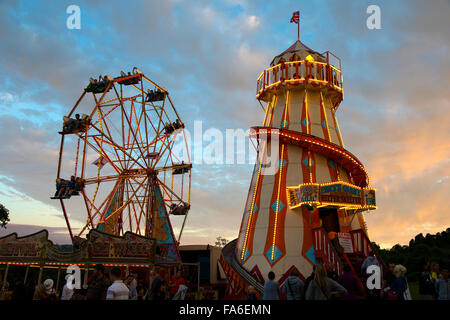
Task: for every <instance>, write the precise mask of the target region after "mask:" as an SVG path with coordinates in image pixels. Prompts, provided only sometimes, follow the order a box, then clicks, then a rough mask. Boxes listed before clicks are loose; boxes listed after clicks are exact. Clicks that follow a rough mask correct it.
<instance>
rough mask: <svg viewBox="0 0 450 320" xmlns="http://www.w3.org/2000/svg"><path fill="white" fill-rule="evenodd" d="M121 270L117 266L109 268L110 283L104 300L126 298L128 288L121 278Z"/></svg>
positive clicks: (128, 293) (128, 294) (127, 296)
mask: <svg viewBox="0 0 450 320" xmlns="http://www.w3.org/2000/svg"><path fill="white" fill-rule="evenodd" d="M121 276H122V271H121V270H120V269H119V268H112V269H111V281H112V282H113V284H112V285H110V286H109V288H108V290H107V291H106V300H128V299H129V296H130V290H128V287H127V286H126V285H125V284H124V283H123V281H122V280H121Z"/></svg>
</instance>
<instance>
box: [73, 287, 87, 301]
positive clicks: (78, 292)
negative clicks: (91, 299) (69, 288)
mask: <svg viewBox="0 0 450 320" xmlns="http://www.w3.org/2000/svg"><path fill="white" fill-rule="evenodd" d="M70 300H73V301H78V300H86V296H85V295H84V294H83V289H74V290H73V294H72V296H71V297H70Z"/></svg>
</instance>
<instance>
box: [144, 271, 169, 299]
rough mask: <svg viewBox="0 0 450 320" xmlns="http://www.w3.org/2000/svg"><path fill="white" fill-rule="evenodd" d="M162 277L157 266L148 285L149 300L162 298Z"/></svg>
mask: <svg viewBox="0 0 450 320" xmlns="http://www.w3.org/2000/svg"><path fill="white" fill-rule="evenodd" d="M164 290H165V287H164V279H163V278H162V277H161V275H160V274H159V268H158V267H156V268H155V273H154V279H153V281H152V284H151V285H150V295H149V297H148V299H149V300H164Z"/></svg>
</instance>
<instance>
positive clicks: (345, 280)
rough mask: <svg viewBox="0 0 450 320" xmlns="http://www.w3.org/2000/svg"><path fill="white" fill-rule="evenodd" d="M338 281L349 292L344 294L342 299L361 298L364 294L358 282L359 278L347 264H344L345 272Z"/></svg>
mask: <svg viewBox="0 0 450 320" xmlns="http://www.w3.org/2000/svg"><path fill="white" fill-rule="evenodd" d="M338 283H339V284H341V285H342V286H343V287H344V288H345V289H346V290H347V293H346V294H343V295H342V297H341V299H342V300H361V299H362V297H363V296H364V291H363V289H362V288H361V286H360V284H359V283H358V279H356V277H355V275H354V274H353V273H352V271H351V268H350V266H349V265H347V264H346V265H344V273H343V274H341V275H340V276H339V278H338Z"/></svg>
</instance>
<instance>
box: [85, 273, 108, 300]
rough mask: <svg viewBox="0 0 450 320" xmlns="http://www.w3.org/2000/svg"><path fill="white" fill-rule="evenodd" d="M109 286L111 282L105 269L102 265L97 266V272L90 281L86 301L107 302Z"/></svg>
mask: <svg viewBox="0 0 450 320" xmlns="http://www.w3.org/2000/svg"><path fill="white" fill-rule="evenodd" d="M109 285H110V282H109V280H108V278H107V277H106V276H105V267H104V266H103V265H102V264H97V265H95V272H94V274H93V275H92V277H91V279H90V281H88V288H87V293H86V300H105V297H106V290H107V289H108V286H109Z"/></svg>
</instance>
